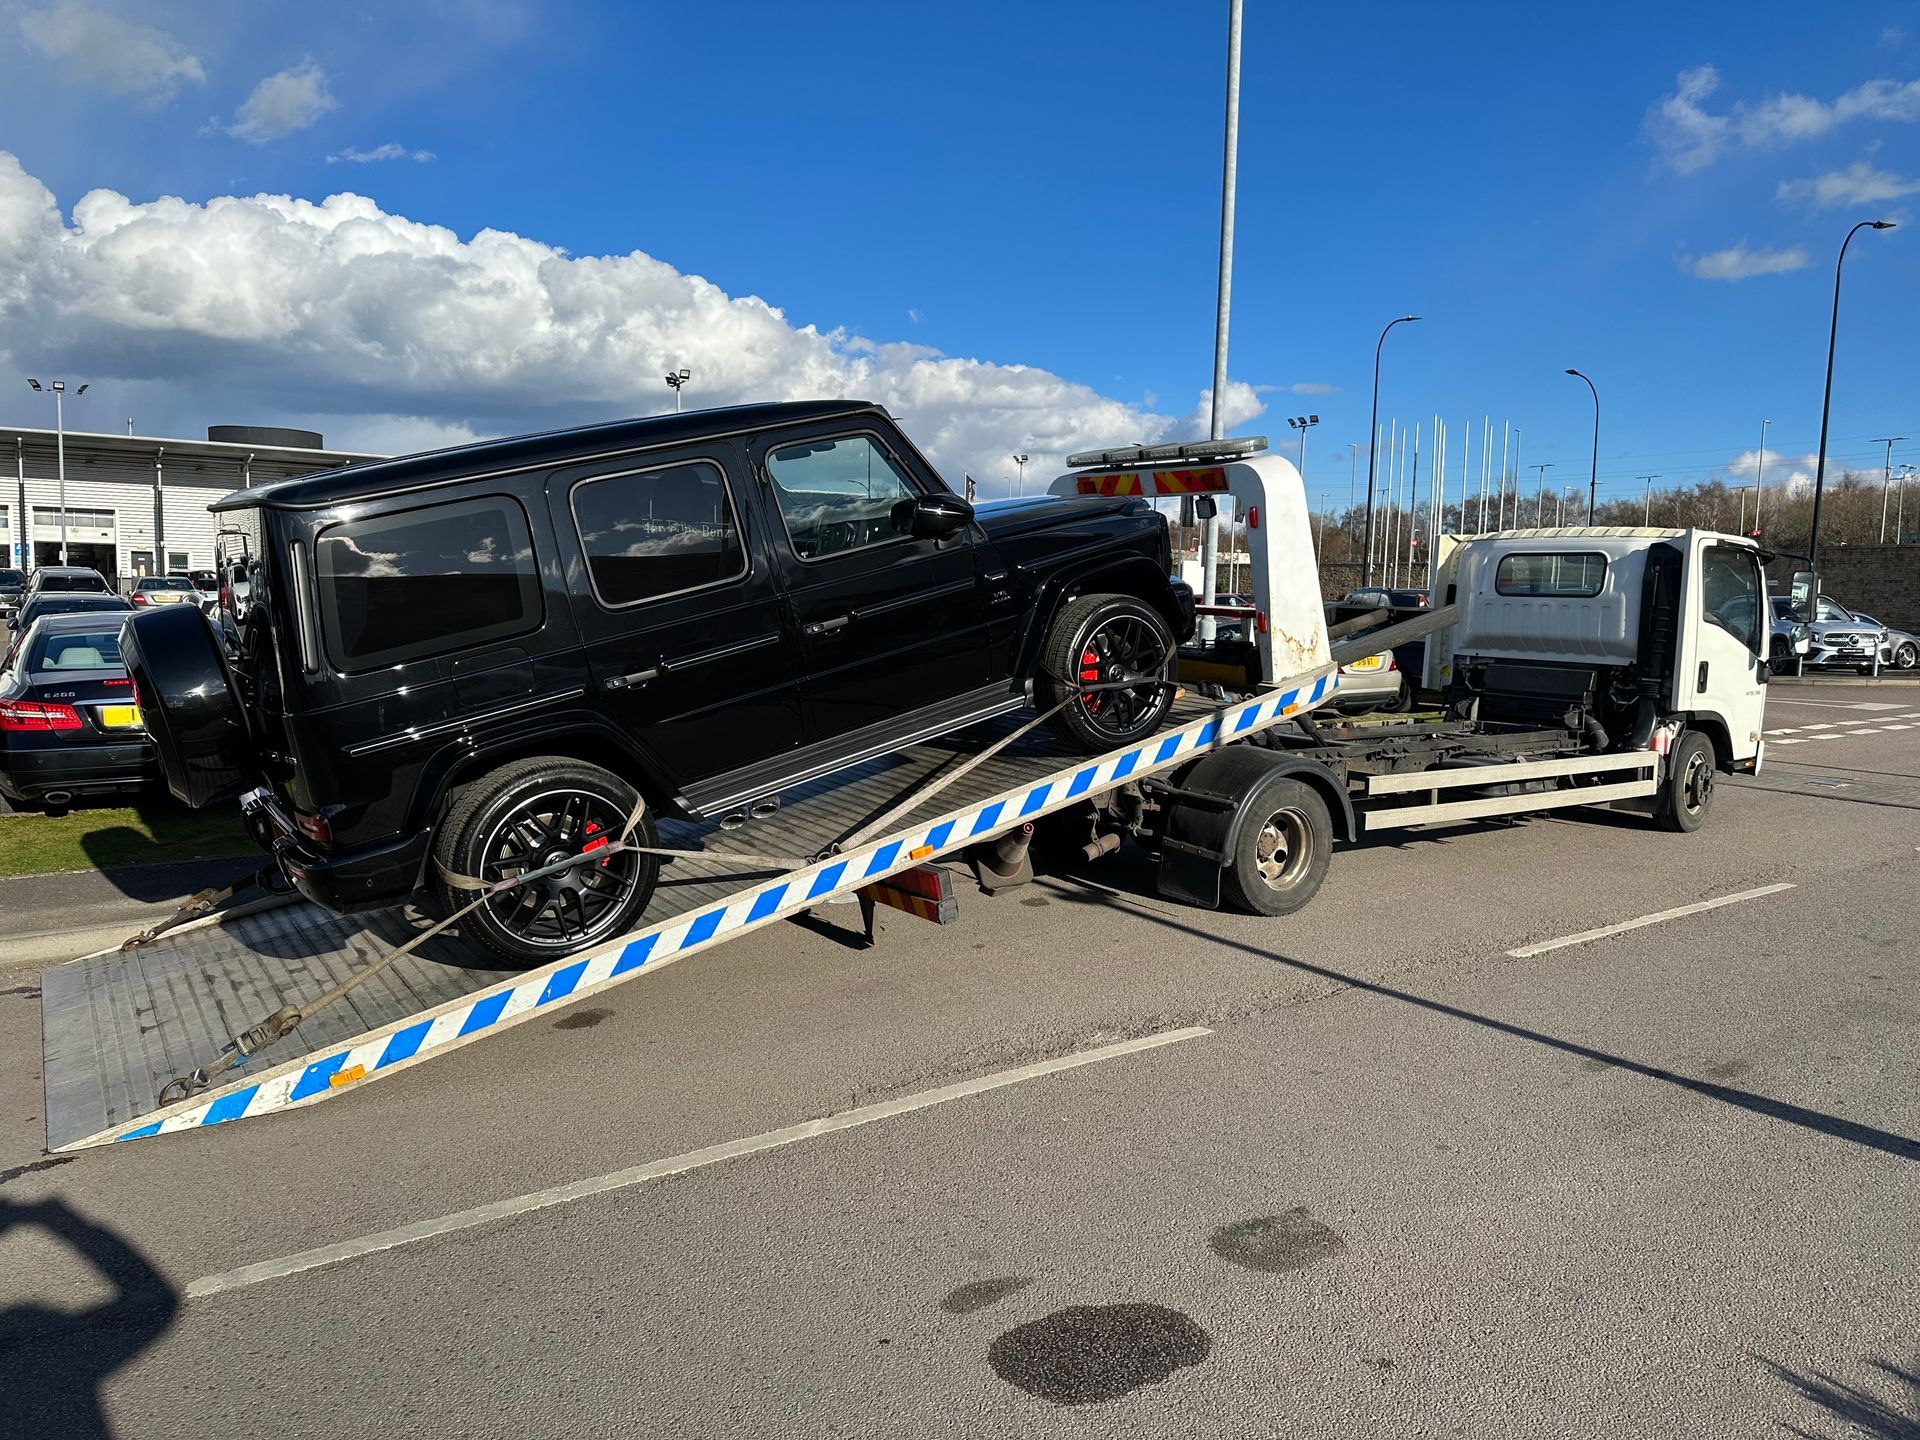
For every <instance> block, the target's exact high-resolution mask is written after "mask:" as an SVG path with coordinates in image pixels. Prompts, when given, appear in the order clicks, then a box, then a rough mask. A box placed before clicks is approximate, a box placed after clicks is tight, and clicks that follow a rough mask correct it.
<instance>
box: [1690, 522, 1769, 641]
mask: <svg viewBox="0 0 1920 1440" xmlns="http://www.w3.org/2000/svg"><path fill="white" fill-rule="evenodd" d="M1761 604H1762V598H1761V590H1760V572H1759V570H1758V568H1757V567H1756V565H1755V562H1754V556H1753V552H1752V551H1750V550H1744V549H1742V548H1741V547H1739V546H1737V545H1709V546H1708V547H1707V549H1706V553H1705V555H1704V556H1703V557H1702V561H1701V567H1700V606H1701V618H1703V619H1704V620H1706V621H1707V622H1708V623H1709V624H1711V625H1717V626H1719V627H1720V628H1721V629H1722V630H1725V631H1726V632H1727V633H1728V634H1729V635H1732V636H1733V637H1734V638H1735V639H1737V640H1738V641H1739V642H1740V643H1741V644H1742V645H1745V646H1746V647H1747V648H1748V649H1749V650H1751V651H1753V653H1754V654H1756V655H1758V654H1759V653H1760V652H1761V650H1762V649H1763V648H1764V647H1763V645H1762V641H1761V636H1762V635H1763V634H1765V633H1766V629H1767V627H1766V626H1764V625H1762V623H1761V620H1762V614H1763V612H1762V610H1761Z"/></svg>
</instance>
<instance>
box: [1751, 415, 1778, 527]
mask: <svg viewBox="0 0 1920 1440" xmlns="http://www.w3.org/2000/svg"><path fill="white" fill-rule="evenodd" d="M1771 424H1773V421H1771V420H1762V421H1761V422H1760V458H1759V459H1758V460H1756V461H1754V462H1753V528H1754V529H1755V530H1758V529H1759V528H1760V501H1761V500H1762V499H1763V498H1764V497H1765V496H1766V493H1767V491H1766V486H1765V483H1764V477H1765V476H1766V473H1767V427H1768V426H1769V425H1771Z"/></svg>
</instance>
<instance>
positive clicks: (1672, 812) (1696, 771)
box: [1654, 730, 1714, 834]
mask: <svg viewBox="0 0 1920 1440" xmlns="http://www.w3.org/2000/svg"><path fill="white" fill-rule="evenodd" d="M1713 779H1714V760H1713V742H1712V741H1711V740H1709V739H1707V737H1706V736H1704V735H1702V734H1701V733H1700V732H1699V731H1697V730H1688V731H1685V732H1683V733H1682V734H1681V736H1680V739H1679V740H1678V741H1677V742H1676V743H1675V744H1674V747H1673V750H1672V752H1671V753H1670V754H1669V755H1668V756H1667V774H1666V778H1665V779H1664V780H1663V781H1662V782H1661V785H1660V804H1659V807H1658V808H1657V809H1656V810H1655V812H1654V816H1655V818H1656V819H1657V820H1659V822H1660V826H1661V828H1662V829H1664V830H1678V831H1681V832H1682V833H1685V834H1691V833H1692V832H1694V831H1695V830H1698V829H1699V828H1700V827H1701V826H1702V825H1704V824H1706V821H1707V811H1709V810H1711V809H1712V808H1713Z"/></svg>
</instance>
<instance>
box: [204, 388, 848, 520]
mask: <svg viewBox="0 0 1920 1440" xmlns="http://www.w3.org/2000/svg"><path fill="white" fill-rule="evenodd" d="M873 413H879V414H885V413H886V412H885V411H884V410H883V409H882V408H881V407H880V406H878V405H876V404H874V403H873V402H872V401H870V400H790V401H781V402H777V403H769V404H761V405H729V406H724V407H722V408H719V409H714V410H690V411H688V412H687V413H686V414H684V415H653V416H648V417H647V418H645V419H640V420H613V421H609V422H607V423H606V424H602V425H581V426H576V427H575V428H573V429H569V430H543V431H539V432H536V433H534V434H531V435H513V436H509V437H507V438H505V439H501V440H482V441H479V442H477V443H475V444H472V445H456V446H454V447H452V448H451V449H447V450H429V451H427V452H425V453H424V454H420V455H402V456H399V457H398V458H396V459H392V460H376V461H373V462H371V463H363V464H359V465H347V466H343V467H341V468H340V469H337V470H321V471H317V472H315V473H314V474H311V475H296V476H294V477H293V478H291V479H287V480H276V481H274V482H272V483H271V484H268V485H256V486H254V487H253V488H252V489H250V490H236V491H234V492H233V493H232V494H230V495H226V496H223V497H221V498H220V499H219V500H216V501H215V502H214V503H213V504H212V505H211V506H209V507H208V508H209V509H211V510H214V511H221V510H245V509H248V508H250V507H252V506H255V505H271V506H274V507H276V508H288V509H302V508H306V507H308V506H319V505H335V504H338V503H340V502H341V501H344V500H364V499H370V498H372V497H374V496H377V495H390V494H393V493H394V492H396V491H401V490H419V489H424V488H426V487H428V486H433V485H450V484H454V483H456V482H458V481H461V480H468V479H472V478H474V477H475V476H476V475H481V474H488V475H492V474H500V473H503V472H507V471H513V470H524V469H533V468H537V467H539V466H544V465H553V464H565V463H567V462H569V461H574V460H586V459H592V458H594V457H596V456H601V455H615V454H620V453H621V452H623V451H630V450H650V449H654V448H656V447H659V446H666V445H677V444H680V443H682V442H684V441H688V440H705V439H709V438H711V437H713V436H716V435H739V434H742V433H744V432H747V431H752V430H770V429H773V428H774V427H776V426H780V425H792V424H801V423H805V422H806V421H810V420H822V419H830V418H832V417H835V416H839V415H862V414H873Z"/></svg>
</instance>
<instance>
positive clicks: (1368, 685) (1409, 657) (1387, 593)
mask: <svg viewBox="0 0 1920 1440" xmlns="http://www.w3.org/2000/svg"><path fill="white" fill-rule="evenodd" d="M1342 603H1343V604H1344V605H1345V606H1346V608H1347V609H1348V610H1349V611H1350V610H1352V609H1353V607H1354V606H1356V605H1370V606H1372V607H1374V608H1375V609H1385V610H1424V609H1426V608H1427V607H1428V605H1429V604H1431V603H1432V602H1431V601H1430V600H1429V598H1428V596H1427V592H1426V591H1425V590H1415V589H1402V588H1398V587H1389V586H1380V585H1371V586H1365V587H1363V588H1361V589H1358V590H1349V591H1348V592H1347V596H1346V599H1345V600H1344V601H1343V602H1342ZM1411 618H1412V617H1411V616H1407V615H1396V616H1395V617H1394V620H1395V621H1399V620H1406V619H1411ZM1369 658H1370V659H1373V660H1378V659H1380V658H1381V657H1379V656H1377V655H1375V656H1371V657H1369ZM1387 660H1388V661H1389V662H1390V663H1388V664H1386V665H1383V666H1381V667H1380V668H1379V669H1376V670H1372V671H1366V672H1353V671H1351V670H1350V669H1349V667H1347V666H1342V667H1341V669H1340V689H1339V691H1338V695H1339V697H1340V698H1339V700H1338V701H1337V702H1336V703H1338V704H1340V705H1342V706H1348V705H1351V706H1354V707H1357V708H1365V709H1368V710H1381V709H1385V710H1398V711H1407V710H1411V709H1413V707H1414V705H1415V704H1416V703H1417V702H1418V700H1419V698H1420V676H1421V675H1422V674H1423V673H1424V672H1425V670H1426V666H1427V642H1426V637H1425V636H1422V637H1420V638H1419V639H1417V640H1408V641H1406V642H1405V643H1404V644H1400V645H1396V646H1394V647H1393V650H1392V652H1391V653H1390V654H1389V655H1388V656H1387ZM1388 675H1391V676H1392V677H1393V679H1392V690H1393V694H1392V695H1390V696H1388V697H1387V698H1388V701H1389V703H1386V704H1380V703H1378V702H1377V700H1376V698H1375V697H1376V696H1378V695H1380V694H1383V693H1385V692H1386V690H1387V688H1388V681H1387V679H1386V678H1385V677H1386V676H1388ZM1349 686H1352V687H1353V699H1352V700H1348V699H1347V696H1348V694H1349Z"/></svg>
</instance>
